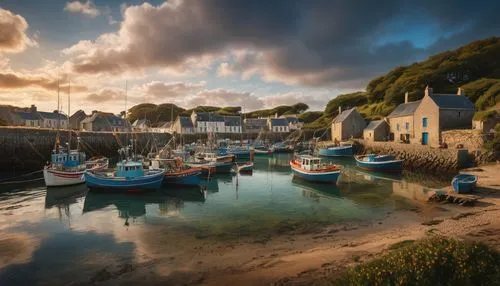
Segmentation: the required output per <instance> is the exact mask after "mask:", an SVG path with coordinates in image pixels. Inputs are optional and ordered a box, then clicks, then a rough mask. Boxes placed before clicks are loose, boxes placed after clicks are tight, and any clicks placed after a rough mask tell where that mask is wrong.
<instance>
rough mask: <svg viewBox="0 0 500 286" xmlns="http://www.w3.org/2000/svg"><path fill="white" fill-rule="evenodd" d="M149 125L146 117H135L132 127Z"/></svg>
mask: <svg viewBox="0 0 500 286" xmlns="http://www.w3.org/2000/svg"><path fill="white" fill-rule="evenodd" d="M148 126H149V120H147V119H137V120H136V121H135V122H134V123H133V124H132V127H139V128H141V127H148Z"/></svg>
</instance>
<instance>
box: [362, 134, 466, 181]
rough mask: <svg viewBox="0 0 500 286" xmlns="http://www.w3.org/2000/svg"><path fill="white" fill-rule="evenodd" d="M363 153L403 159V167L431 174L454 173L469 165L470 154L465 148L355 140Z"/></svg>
mask: <svg viewBox="0 0 500 286" xmlns="http://www.w3.org/2000/svg"><path fill="white" fill-rule="evenodd" d="M357 142H358V143H359V144H360V149H361V150H360V151H361V153H363V154H368V153H384V154H392V155H395V156H396V157H397V158H399V159H404V160H405V162H404V164H403V166H404V168H405V169H407V170H411V171H416V172H424V173H431V174H439V173H441V174H448V173H450V174H451V173H456V172H457V171H458V170H459V169H461V168H465V167H468V166H470V164H471V162H470V156H469V153H468V151H467V150H466V149H437V148H430V147H428V146H421V145H414V144H401V143H394V142H371V141H364V140H357Z"/></svg>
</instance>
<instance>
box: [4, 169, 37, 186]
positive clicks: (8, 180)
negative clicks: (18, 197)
mask: <svg viewBox="0 0 500 286" xmlns="http://www.w3.org/2000/svg"><path fill="white" fill-rule="evenodd" d="M41 172H43V170H38V171H34V172H31V173H26V174H22V175H19V176H14V177H10V178H7V179H2V180H0V184H2V183H3V182H6V181H7V183H9V184H10V183H12V182H10V180H12V179H16V178H20V177H25V176H29V175H33V174H37V173H41ZM40 179H43V178H38V179H36V180H40ZM28 181H29V180H28ZM19 182H23V181H19Z"/></svg>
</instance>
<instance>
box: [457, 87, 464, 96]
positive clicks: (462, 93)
mask: <svg viewBox="0 0 500 286" xmlns="http://www.w3.org/2000/svg"><path fill="white" fill-rule="evenodd" d="M457 95H464V96H465V91H464V90H463V89H462V88H461V87H459V88H458V91H457Z"/></svg>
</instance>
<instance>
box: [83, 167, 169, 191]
mask: <svg viewBox="0 0 500 286" xmlns="http://www.w3.org/2000/svg"><path fill="white" fill-rule="evenodd" d="M163 177H164V174H163V172H161V171H159V172H156V173H155V174H152V175H145V176H141V177H136V178H123V177H101V176H97V175H95V174H94V173H91V172H86V173H85V180H86V183H87V186H88V187H89V188H90V189H109V190H131V191H132V190H151V189H159V188H161V185H162V183H163Z"/></svg>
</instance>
